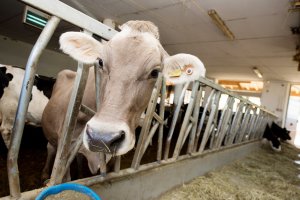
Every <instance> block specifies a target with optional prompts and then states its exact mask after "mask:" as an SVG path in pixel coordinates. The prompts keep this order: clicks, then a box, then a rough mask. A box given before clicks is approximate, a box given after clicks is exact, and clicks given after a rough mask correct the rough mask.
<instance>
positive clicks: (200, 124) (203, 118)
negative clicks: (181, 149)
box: [193, 89, 216, 152]
mask: <svg viewBox="0 0 300 200" xmlns="http://www.w3.org/2000/svg"><path fill="white" fill-rule="evenodd" d="M215 93H216V90H215V89H213V90H212V91H211V92H210V94H209V96H208V99H207V102H206V104H205V107H204V109H203V113H202V116H201V119H200V123H199V125H198V128H197V134H196V139H195V143H194V150H193V152H195V151H197V146H198V142H199V138H200V135H201V131H202V128H203V125H204V121H205V118H206V112H207V110H208V107H209V105H210V104H211V103H212V100H213V96H214V95H215Z"/></svg>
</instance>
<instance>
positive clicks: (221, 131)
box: [214, 96, 234, 148]
mask: <svg viewBox="0 0 300 200" xmlns="http://www.w3.org/2000/svg"><path fill="white" fill-rule="evenodd" d="M233 103H234V98H233V97H230V96H229V97H228V101H227V105H226V106H225V109H224V112H223V113H222V115H223V114H224V115H223V119H222V121H220V123H219V127H218V133H217V134H218V137H217V140H216V141H215V144H214V146H215V147H216V148H220V146H221V145H222V141H223V139H224V137H225V134H226V132H227V130H228V129H229V124H228V122H229V120H230V117H231V114H232V107H233ZM221 118H222V117H221Z"/></svg>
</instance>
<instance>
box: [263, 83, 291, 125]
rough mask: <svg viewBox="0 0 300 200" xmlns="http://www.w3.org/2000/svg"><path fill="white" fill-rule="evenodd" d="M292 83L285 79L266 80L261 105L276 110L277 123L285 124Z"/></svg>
mask: <svg viewBox="0 0 300 200" xmlns="http://www.w3.org/2000/svg"><path fill="white" fill-rule="evenodd" d="M289 91H290V84H289V83H288V82H285V81H266V82H264V88H263V91H262V95H261V105H262V106H264V107H265V108H266V109H267V110H269V111H271V112H274V113H275V114H276V115H277V116H278V119H277V121H276V122H277V123H278V124H279V125H281V126H282V127H283V126H285V120H286V112H287V105H288V98H289Z"/></svg>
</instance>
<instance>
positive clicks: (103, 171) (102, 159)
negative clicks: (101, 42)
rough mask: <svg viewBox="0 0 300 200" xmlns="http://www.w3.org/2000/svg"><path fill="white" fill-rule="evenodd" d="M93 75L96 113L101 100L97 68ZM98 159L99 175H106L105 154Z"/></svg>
mask: <svg viewBox="0 0 300 200" xmlns="http://www.w3.org/2000/svg"><path fill="white" fill-rule="evenodd" d="M94 74H95V92H96V108H97V111H99V109H100V103H101V102H100V98H101V88H100V81H101V73H100V71H99V69H97V67H95V66H94ZM99 158H100V174H102V175H106V159H105V154H104V153H103V152H100V153H99Z"/></svg>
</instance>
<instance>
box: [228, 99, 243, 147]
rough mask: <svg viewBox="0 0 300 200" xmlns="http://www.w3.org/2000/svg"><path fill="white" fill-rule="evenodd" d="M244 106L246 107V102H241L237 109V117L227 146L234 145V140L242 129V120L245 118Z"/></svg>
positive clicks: (233, 122) (232, 125) (234, 119)
mask: <svg viewBox="0 0 300 200" xmlns="http://www.w3.org/2000/svg"><path fill="white" fill-rule="evenodd" d="M244 106H245V104H244V102H242V101H241V102H240V103H239V105H238V107H237V111H236V113H235V116H234V117H233V121H232V124H231V127H230V136H229V139H228V142H227V145H231V144H233V142H234V139H235V137H236V135H237V133H238V130H239V129H240V125H241V120H242V118H243V108H244Z"/></svg>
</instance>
